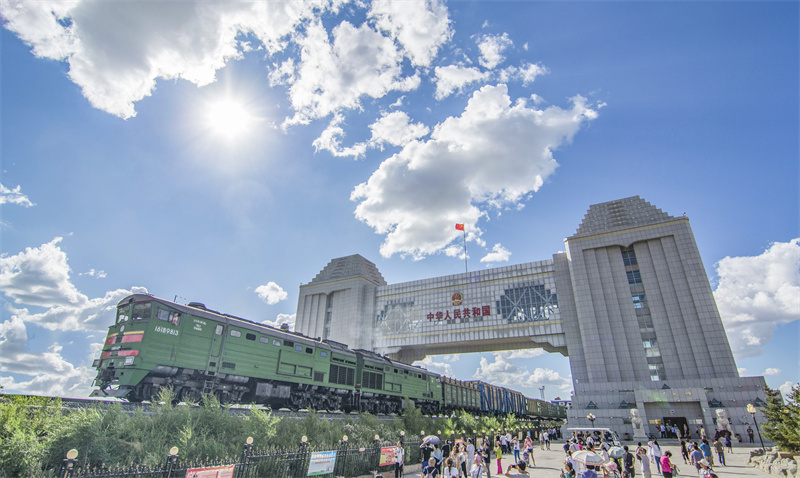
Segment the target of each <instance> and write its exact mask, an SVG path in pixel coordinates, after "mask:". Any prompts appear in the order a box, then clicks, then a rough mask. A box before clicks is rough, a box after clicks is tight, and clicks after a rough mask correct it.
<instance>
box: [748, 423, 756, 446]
mask: <svg viewBox="0 0 800 478" xmlns="http://www.w3.org/2000/svg"><path fill="white" fill-rule="evenodd" d="M755 436H756V435H755V432H753V427H751V426H750V425H747V437H748V438H750V443H755Z"/></svg>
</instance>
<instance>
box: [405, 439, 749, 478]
mask: <svg viewBox="0 0 800 478" xmlns="http://www.w3.org/2000/svg"><path fill="white" fill-rule="evenodd" d="M675 431H676V430H675V429H672V430H670V429H667V430H665V436H666V437H667V438H670V434H671V433H675ZM698 435H699V436H700V437H701V438H700V439H699V440H696V441H692V440H691V434H689V435H688V437H686V436H685V435H684V434H683V433H681V430H679V429H678V430H677V435H676V436H677V437H679V439H680V451H681V458H682V459H683V462H684V463H683V465H687V466H689V467H692V468H693V470H692V471H693V472H695V473H696V475H697V476H698V478H717V474H716V471H715V470H714V467H715V466H717V465H719V466H726V462H725V454H726V452H727V453H731V452H732V451H733V450H732V442H731V435H730V434H725V433H715V438H714V439H713V441H712V440H709V439H708V438H707V437H706V435H705V433H703V430H702V429H698ZM521 437H523V435H522V434H520V435H519V436H514V435H512V434H511V433H510V432H508V433H506V434H498V435H495V436H486V437H482V438H478V440H477V441H478V443H477V446H476V444H475V443H473V440H472V438H467V439H465V440H458V441H457V442H456V443H452V442H450V441H449V440H444V441H441V440H439V439H435V440H429V441H428V440H426V441H424V442H423V443H422V444H421V445H420V455H421V459H422V464H423V466H422V473H421V478H492V474H493V473H494V474H495V476H496V477H502V476H506V477H513V478H523V477H529V476H531V474H530V471H531V468H533V467H536V460H535V458H534V449H535V444H536V442H538V443H539V448H540V449H541V450H550V445H551V442H552V441H555V440H557V439H558V438H560V431H559V430H556V429H550V430H541V431H534V432H533V433H531V432H528V433H527V434H526V435H524V438H521ZM398 445H400V444H398ZM617 445H619V443H618V441H617V439H616V436H615V435H612V434H610V433H605V434H604V433H600V432H599V431H595V432H594V433H586V434H584V433H580V432H576V433H574V434H573V436H572V437H570V438H569V439H568V440H567V441H566V442H565V443H564V445H563V450H564V452H565V455H566V457H565V461H564V466H563V469H562V470H561V478H600V477H603V478H635V477H636V475H637V474H641V475H642V476H643V477H644V478H652V477H653V476H654V475H655V476H658V475H661V476H663V477H664V478H672V477H674V476H676V475H678V473H679V469H678V465H677V464H676V463H675V462H673V457H672V452H671V451H669V450H666V451H664V450H662V448H661V446H660V445H659V443H658V440H657V439H656V438H655V437H651V439H650V441H649V442H647V443H646V444H642V442H638V443H637V444H636V446H627V445H626V446H623V447H619V446H617ZM582 451H588V452H591V453H593V454H595V455H597V456H598V457H599V459H601V460H602V462H599V461H598V462H591V463H589V462H588V461H586V462H584V461H581V459H580V458H585V456H586V455H585V454H583V455H581V454H580V453H578V452H582ZM512 454H513V461H512V464H510V465H508V466H507V467H506V468H505V469H504V468H503V462H502V460H503V456H504V455H506V456H507V457H508V455H512ZM576 457H580V458H579V459H576ZM402 461H403V458H402V454H401V457H400V459H399V464H398V466H397V471H396V473H395V477H396V478H400V477H402ZM683 465H681V466H683ZM690 469H691V468H690ZM683 474H684V475H687V474H694V473H686V472H683Z"/></svg>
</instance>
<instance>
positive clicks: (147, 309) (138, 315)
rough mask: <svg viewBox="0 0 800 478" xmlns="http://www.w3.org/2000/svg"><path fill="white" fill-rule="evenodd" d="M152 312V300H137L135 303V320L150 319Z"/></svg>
mask: <svg viewBox="0 0 800 478" xmlns="http://www.w3.org/2000/svg"><path fill="white" fill-rule="evenodd" d="M152 313H153V303H152V302H137V303H135V304H133V320H148V319H150V316H151V315H152Z"/></svg>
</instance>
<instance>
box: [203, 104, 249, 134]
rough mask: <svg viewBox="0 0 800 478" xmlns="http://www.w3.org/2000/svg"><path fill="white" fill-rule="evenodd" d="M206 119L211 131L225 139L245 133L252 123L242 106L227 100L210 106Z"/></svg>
mask: <svg viewBox="0 0 800 478" xmlns="http://www.w3.org/2000/svg"><path fill="white" fill-rule="evenodd" d="M206 119H207V121H208V125H209V127H210V128H211V130H212V131H214V132H215V133H217V134H219V135H221V136H225V137H227V138H233V137H236V136H240V135H241V134H243V133H246V132H247V130H248V129H249V127H250V125H251V123H252V122H253V118H252V116H250V113H248V111H247V110H246V109H244V108H243V107H242V105H240V104H238V103H236V102H233V101H229V100H223V101H219V102H217V103H214V104H212V105H211V106H210V107H209V109H208V116H207V118H206Z"/></svg>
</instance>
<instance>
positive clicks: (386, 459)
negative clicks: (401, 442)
mask: <svg viewBox="0 0 800 478" xmlns="http://www.w3.org/2000/svg"><path fill="white" fill-rule="evenodd" d="M397 457H398V451H397V447H396V446H387V447H384V448H381V461H380V464H378V466H387V465H394V464H395V463H397Z"/></svg>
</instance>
